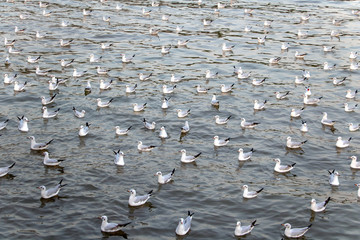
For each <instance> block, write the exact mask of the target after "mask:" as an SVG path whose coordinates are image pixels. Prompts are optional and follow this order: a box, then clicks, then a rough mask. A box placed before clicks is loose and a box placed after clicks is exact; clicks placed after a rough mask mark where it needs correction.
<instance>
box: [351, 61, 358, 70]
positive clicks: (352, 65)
mask: <svg viewBox="0 0 360 240" xmlns="http://www.w3.org/2000/svg"><path fill="white" fill-rule="evenodd" d="M358 69H359V63H355V62H352V63H351V64H350V70H358Z"/></svg>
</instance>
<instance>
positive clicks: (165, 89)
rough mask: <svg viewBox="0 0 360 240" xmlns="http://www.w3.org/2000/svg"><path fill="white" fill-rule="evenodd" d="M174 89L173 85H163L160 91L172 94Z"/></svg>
mask: <svg viewBox="0 0 360 240" xmlns="http://www.w3.org/2000/svg"><path fill="white" fill-rule="evenodd" d="M175 88H176V85H174V86H166V85H163V86H162V91H163V93H164V94H167V93H173V92H174V90H175Z"/></svg>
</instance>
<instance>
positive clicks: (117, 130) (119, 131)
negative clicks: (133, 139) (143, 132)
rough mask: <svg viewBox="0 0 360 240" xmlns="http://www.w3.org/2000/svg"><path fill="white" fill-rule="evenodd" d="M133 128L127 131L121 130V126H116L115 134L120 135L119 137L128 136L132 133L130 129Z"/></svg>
mask: <svg viewBox="0 0 360 240" xmlns="http://www.w3.org/2000/svg"><path fill="white" fill-rule="evenodd" d="M131 128H132V126H130V127H128V128H126V129H120V127H119V126H116V127H115V134H116V135H119V136H122V135H127V134H128V133H129V131H130V129H131Z"/></svg>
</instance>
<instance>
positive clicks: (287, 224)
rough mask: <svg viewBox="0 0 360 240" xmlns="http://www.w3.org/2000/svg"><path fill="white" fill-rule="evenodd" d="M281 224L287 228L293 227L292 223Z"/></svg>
mask: <svg viewBox="0 0 360 240" xmlns="http://www.w3.org/2000/svg"><path fill="white" fill-rule="evenodd" d="M281 225H283V226H284V227H285V228H291V225H290V223H283V224H281Z"/></svg>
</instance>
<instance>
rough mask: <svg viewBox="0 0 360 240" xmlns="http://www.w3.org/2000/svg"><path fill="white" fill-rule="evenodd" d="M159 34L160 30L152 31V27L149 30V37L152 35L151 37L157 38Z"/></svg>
mask: <svg viewBox="0 0 360 240" xmlns="http://www.w3.org/2000/svg"><path fill="white" fill-rule="evenodd" d="M159 32H160V30H158V29H154V28H152V27H151V28H150V29H149V33H150V35H153V36H157V35H158V34H159Z"/></svg>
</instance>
